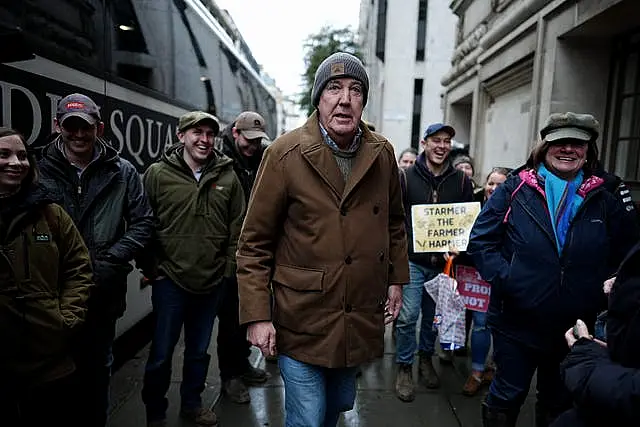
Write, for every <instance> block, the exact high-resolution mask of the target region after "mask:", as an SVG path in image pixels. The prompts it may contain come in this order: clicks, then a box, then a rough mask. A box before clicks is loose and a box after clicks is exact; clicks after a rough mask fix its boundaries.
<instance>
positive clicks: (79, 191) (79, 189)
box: [78, 185, 82, 194]
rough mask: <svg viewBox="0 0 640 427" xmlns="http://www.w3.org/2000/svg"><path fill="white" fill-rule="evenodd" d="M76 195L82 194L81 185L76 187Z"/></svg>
mask: <svg viewBox="0 0 640 427" xmlns="http://www.w3.org/2000/svg"><path fill="white" fill-rule="evenodd" d="M78 194H82V185H78Z"/></svg>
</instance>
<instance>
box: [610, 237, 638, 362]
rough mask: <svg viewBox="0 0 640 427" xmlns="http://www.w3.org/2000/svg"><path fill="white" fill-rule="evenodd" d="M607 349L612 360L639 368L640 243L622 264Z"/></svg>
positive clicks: (613, 294) (612, 294) (615, 293)
mask: <svg viewBox="0 0 640 427" xmlns="http://www.w3.org/2000/svg"><path fill="white" fill-rule="evenodd" d="M607 346H608V349H609V354H610V355H611V359H612V360H614V361H615V362H617V363H620V364H621V365H623V366H626V367H629V368H640V243H639V244H638V245H636V246H635V247H634V248H633V249H632V250H631V252H630V253H629V256H627V258H626V259H625V260H624V261H623V263H622V264H621V266H620V269H619V271H618V275H617V278H616V282H615V285H614V287H613V290H612V292H611V295H610V297H609V311H608V314H607Z"/></svg>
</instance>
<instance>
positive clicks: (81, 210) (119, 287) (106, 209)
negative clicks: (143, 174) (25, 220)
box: [39, 138, 153, 317]
mask: <svg viewBox="0 0 640 427" xmlns="http://www.w3.org/2000/svg"><path fill="white" fill-rule="evenodd" d="M60 145H61V140H60V138H58V139H55V140H54V141H53V142H51V143H50V144H49V145H47V146H45V147H44V148H43V149H42V153H41V160H40V161H39V166H40V172H41V183H42V184H43V185H44V186H45V187H46V188H47V189H48V190H49V193H50V194H51V196H52V197H53V200H54V201H55V202H56V203H57V204H59V205H60V206H62V207H63V208H64V210H65V211H66V212H67V213H68V214H69V216H71V218H72V219H73V222H74V223H75V224H76V227H78V229H79V230H80V233H81V234H82V237H83V239H84V241H85V244H86V245H87V247H88V248H89V253H90V255H91V261H92V264H93V270H94V279H95V282H96V285H97V287H96V288H95V289H94V290H93V292H92V295H91V299H90V301H89V304H90V306H91V307H95V308H97V309H100V310H103V311H105V312H106V313H107V314H108V315H111V316H114V317H119V316H121V315H122V314H123V313H124V310H125V307H126V298H125V297H126V290H127V276H128V274H129V272H130V271H131V270H132V269H133V267H132V266H131V264H130V262H131V261H132V260H133V259H134V257H135V256H136V255H137V254H138V252H140V251H141V250H142V249H143V248H144V247H145V246H146V245H147V244H148V243H149V242H150V240H151V233H152V230H153V212H152V211H151V206H150V205H149V201H148V199H147V196H146V194H145V192H144V188H143V186H142V181H141V179H140V175H139V174H138V171H137V170H136V169H135V167H134V166H133V165H132V164H131V163H130V162H128V161H127V160H125V159H123V158H121V157H120V156H119V155H118V153H117V152H116V150H115V149H113V148H112V147H111V146H110V145H109V144H108V143H107V142H106V141H103V140H101V139H98V141H97V144H96V148H97V149H98V150H100V154H99V156H98V157H97V158H96V159H95V160H94V161H93V162H92V163H91V164H89V166H87V168H86V169H85V170H84V171H83V172H82V174H81V175H80V176H78V173H77V171H76V168H75V167H74V166H73V165H71V164H70V163H69V161H68V160H67V158H66V157H65V156H64V154H63V153H62V151H61V150H60V148H59V147H60Z"/></svg>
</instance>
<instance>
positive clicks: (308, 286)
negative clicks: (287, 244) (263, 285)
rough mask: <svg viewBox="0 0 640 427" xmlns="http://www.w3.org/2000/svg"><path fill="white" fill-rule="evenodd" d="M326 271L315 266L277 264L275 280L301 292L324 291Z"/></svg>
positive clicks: (274, 274)
mask: <svg viewBox="0 0 640 427" xmlns="http://www.w3.org/2000/svg"><path fill="white" fill-rule="evenodd" d="M323 279H324V271H323V270H320V269H315V268H306V267H294V266H289V265H276V270H275V272H274V273H273V279H272V280H273V281H274V282H276V283H278V284H280V285H282V286H286V287H287V288H291V289H293V290H295V291H300V292H322V282H323Z"/></svg>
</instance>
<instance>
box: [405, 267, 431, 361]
mask: <svg viewBox="0 0 640 427" xmlns="http://www.w3.org/2000/svg"><path fill="white" fill-rule="evenodd" d="M438 273H439V271H436V270H431V269H429V268H425V267H422V266H419V265H417V264H414V263H412V262H409V275H410V280H409V283H408V284H407V285H405V286H403V287H402V308H401V309H400V314H399V315H398V319H397V320H396V363H402V364H412V363H413V359H414V355H415V352H416V326H417V324H418V317H419V316H420V311H421V310H422V322H421V325H420V343H419V346H418V350H420V352H421V353H424V354H425V355H427V356H431V355H433V353H434V348H435V342H436V337H437V335H438V333H437V331H436V330H435V329H434V328H433V316H434V315H435V310H436V303H435V301H434V300H433V298H431V296H430V295H429V294H428V293H427V291H426V290H425V289H424V282H426V281H429V280H431V279H433V278H434V277H436V276H437V275H438Z"/></svg>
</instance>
